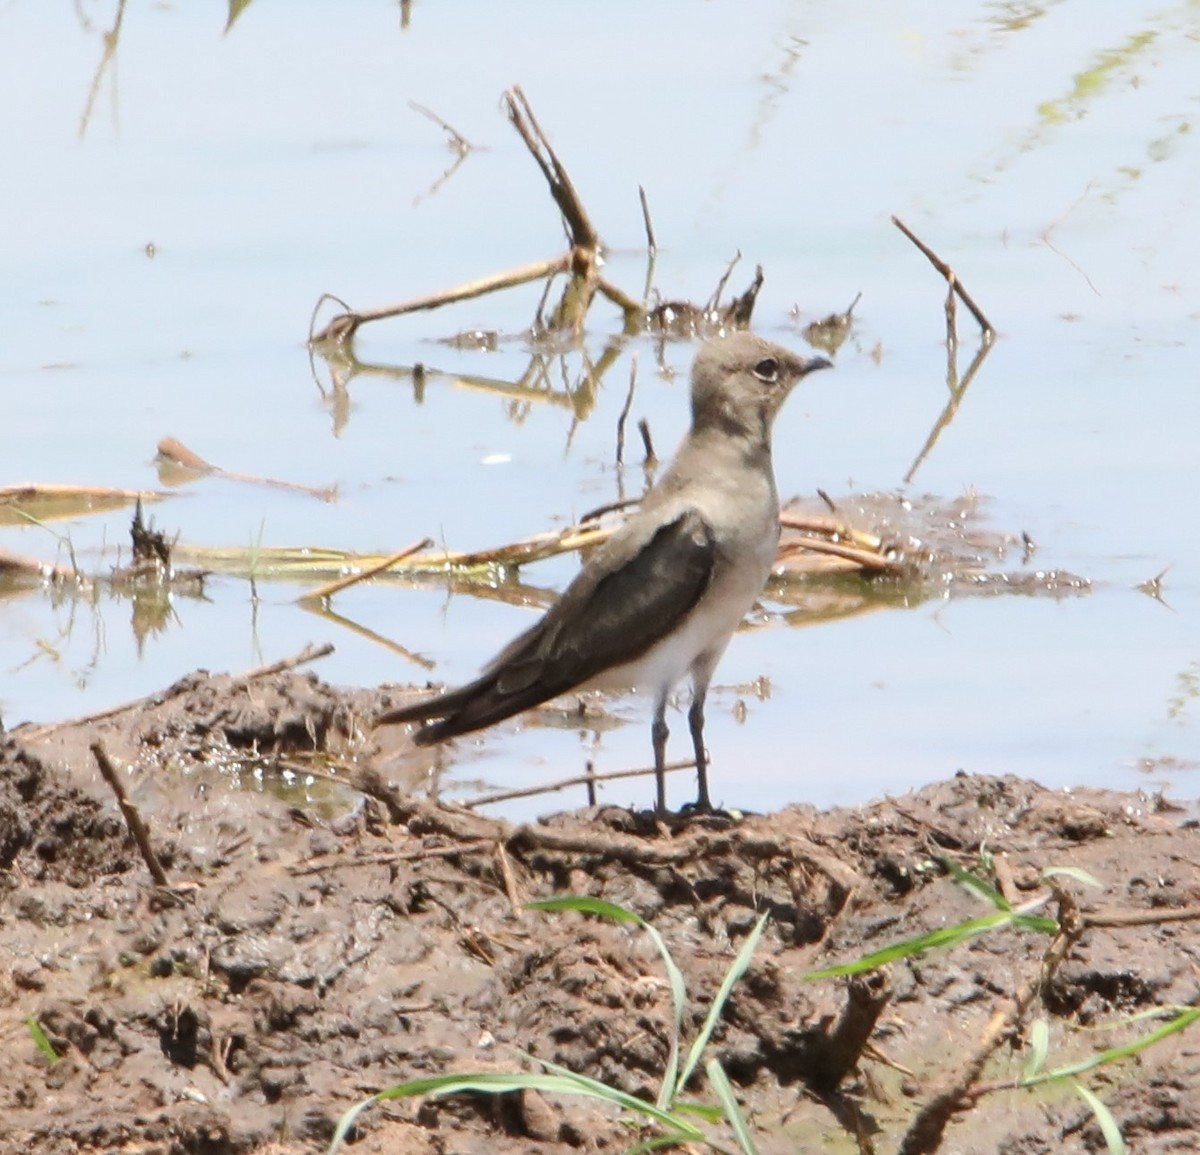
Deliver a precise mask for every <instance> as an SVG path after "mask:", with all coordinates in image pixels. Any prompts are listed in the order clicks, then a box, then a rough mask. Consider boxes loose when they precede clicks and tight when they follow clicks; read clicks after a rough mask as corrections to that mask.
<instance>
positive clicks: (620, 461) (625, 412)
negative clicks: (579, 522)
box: [585, 353, 637, 520]
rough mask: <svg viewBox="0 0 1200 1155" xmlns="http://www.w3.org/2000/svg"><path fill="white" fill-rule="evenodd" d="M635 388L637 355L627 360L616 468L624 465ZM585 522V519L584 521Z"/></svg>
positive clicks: (618, 430) (619, 421)
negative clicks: (627, 369) (626, 432)
mask: <svg viewBox="0 0 1200 1155" xmlns="http://www.w3.org/2000/svg"><path fill="white" fill-rule="evenodd" d="M635 388H637V354H636V353H635V354H633V356H632V357H630V359H629V392H627V393H626V394H625V404H624V406H623V407H622V409H621V416H620V417H618V418H617V468H618V469H620V468H621V466H622V465H624V464H625V422H626V421H628V420H629V410H630V408H631V407H632V405H633V391H634V389H635ZM585 520H586V519H585Z"/></svg>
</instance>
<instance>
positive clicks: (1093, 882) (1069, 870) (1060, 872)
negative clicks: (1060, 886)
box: [1042, 866, 1105, 890]
mask: <svg viewBox="0 0 1200 1155" xmlns="http://www.w3.org/2000/svg"><path fill="white" fill-rule="evenodd" d="M1042 877H1043V878H1073V879H1074V880H1075V881H1076V882H1082V883H1083V885H1084V886H1090V887H1092V889H1093V890H1104V889H1105V887H1104V883H1102V882H1101V881H1100V880H1099V879H1098V878H1097V877H1096V876H1095V875H1094V874H1088V872H1087V871H1086V870H1084V869H1083V867H1081V866H1051V867H1050V868H1049V869H1048V870H1043V871H1042Z"/></svg>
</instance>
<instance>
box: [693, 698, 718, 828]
mask: <svg viewBox="0 0 1200 1155" xmlns="http://www.w3.org/2000/svg"><path fill="white" fill-rule="evenodd" d="M705 690H707V687H705V689H704V690H697V691H696V692H695V693H694V694H693V696H692V705H691V707H690V708H689V710H688V729H689V730H691V732H692V749H693V750H695V752H696V782H697V784H698V785H699V796H698V797H697V798H696V809H697V810H698V811H700V813H702V814H707V813H709V812H710V811H711V810H712V800H711V799H710V798H709V796H708V754H707V753H706V752H705V749H704V695H705Z"/></svg>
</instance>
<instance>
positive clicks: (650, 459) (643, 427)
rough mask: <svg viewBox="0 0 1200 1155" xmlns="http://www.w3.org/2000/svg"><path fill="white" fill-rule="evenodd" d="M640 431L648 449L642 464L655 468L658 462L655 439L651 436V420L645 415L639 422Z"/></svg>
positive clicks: (643, 444)
mask: <svg viewBox="0 0 1200 1155" xmlns="http://www.w3.org/2000/svg"><path fill="white" fill-rule="evenodd" d="M638 432H639V433H640V434H641V435H642V447H643V448H644V449H645V451H646V456H645V458H644V459H643V461H642V464H643V465H644V466H645V467H646V468H647V469H653V468H654V466H656V465H657V464H658V457H657V455H656V454H655V452H654V441H653V440H652V439H651V437H650V422H649V421H647V420H646V419H645V418H644V417H643V418H642V419H641V420H640V421H639V422H638Z"/></svg>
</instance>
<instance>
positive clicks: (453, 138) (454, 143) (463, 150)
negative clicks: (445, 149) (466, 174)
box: [408, 100, 475, 156]
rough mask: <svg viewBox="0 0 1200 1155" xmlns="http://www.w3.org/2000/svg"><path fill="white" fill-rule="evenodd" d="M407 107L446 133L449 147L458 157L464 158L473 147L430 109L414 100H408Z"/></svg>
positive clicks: (456, 130)
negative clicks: (448, 138)
mask: <svg viewBox="0 0 1200 1155" xmlns="http://www.w3.org/2000/svg"><path fill="white" fill-rule="evenodd" d="M408 107H409V108H411V109H412V110H413V112H419V113H420V114H421V115H422V116H423V117H425V118H426V119H427V120H432V121H433V123H434V124H436V125H437V126H438V128H440V129H441V130H442V131H443V132H444V133H446V135H447V136H449V137H450V147H451V148H453V149H454V151H455V152H457V153H458V154H459V156H466V155H467V153H469V152H470V151H471V150H472V149H473V148H474V147H475V146H474V145H473V144H472V143H471V142H470V141H469V140H467V138H466V137H465V136H463V134H462V133H461V132H459V131H458V129H456V128H455V127H454V126H453V125H450V124H447V123H446V122H445V121H444V120H443V119H442V118H441V117H440V116H438V114H437V113H436V112H434V111H433V110H432V109H429V108H426V107H425V105H423V104H418V103H417V102H416V101H415V100H410V101H409V102H408Z"/></svg>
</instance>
